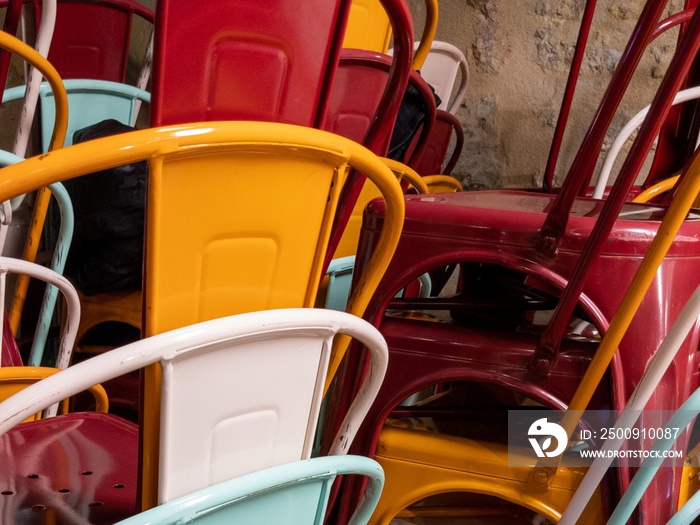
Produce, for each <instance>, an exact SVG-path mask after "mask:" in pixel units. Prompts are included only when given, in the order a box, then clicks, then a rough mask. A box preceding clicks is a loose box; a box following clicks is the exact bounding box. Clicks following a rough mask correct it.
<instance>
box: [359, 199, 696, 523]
mask: <svg viewBox="0 0 700 525" xmlns="http://www.w3.org/2000/svg"><path fill="white" fill-rule="evenodd" d="M553 201H554V196H551V195H546V194H540V193H536V192H517V191H484V192H467V193H455V194H441V195H425V196H407V197H406V219H405V223H404V231H403V234H402V238H401V241H400V243H399V246H398V247H397V250H396V253H395V256H394V259H393V260H392V264H391V266H390V267H389V269H388V272H387V274H386V277H385V279H384V280H383V281H382V283H381V284H380V287H379V289H378V291H377V294H376V296H375V300H374V301H373V303H372V305H371V308H370V309H369V310H368V312H367V315H368V316H369V317H368V319H371V320H372V321H373V322H374V323H375V324H377V326H379V327H380V330H382V332H383V333H384V334H385V337H387V340H388V342H389V346H390V352H391V353H390V368H389V371H388V374H387V378H386V380H385V387H386V390H383V391H382V392H380V394H379V396H378V399H377V403H376V404H375V407H373V409H372V411H371V412H370V414H369V415H368V418H367V422H366V426H365V427H363V430H362V432H361V434H360V435H359V436H358V440H357V442H356V443H357V448H355V449H354V451H355V452H356V453H359V452H360V451H361V452H362V453H370V454H371V453H373V451H374V447H375V446H376V436H377V434H378V432H379V430H380V429H381V426H382V424H383V422H384V420H385V418H386V417H387V416H388V414H389V413H390V412H391V410H392V409H393V408H394V407H395V406H396V405H397V404H398V403H400V402H401V400H402V399H404V398H405V397H407V396H408V395H410V394H411V393H413V392H415V391H417V390H419V389H420V388H422V387H423V386H427V385H428V384H431V383H436V382H441V381H448V380H457V379H458V378H459V379H463V380H466V379H468V380H471V381H477V382H486V383H496V384H500V385H502V386H504V387H507V388H508V389H511V390H514V391H517V392H520V393H522V394H524V395H526V396H528V397H531V398H534V399H535V400H537V401H539V402H540V403H543V404H544V405H545V406H549V407H552V408H557V407H559V408H565V407H566V405H567V404H568V403H569V401H570V399H571V397H572V395H573V393H574V390H575V388H576V386H577V385H578V382H579V380H580V378H581V377H582V374H583V373H584V372H585V370H586V368H587V366H588V363H589V361H590V359H591V357H592V356H593V354H594V352H595V351H596V349H597V346H598V342H599V341H598V340H587V341H586V340H584V341H580V340H579V338H578V337H577V336H574V335H572V336H570V337H567V338H565V339H564V340H563V341H562V342H561V351H560V352H559V354H558V355H557V359H556V360H555V361H554V363H553V368H552V369H551V370H550V374H549V375H548V376H546V377H538V376H537V375H533V374H532V371H531V370H530V369H529V367H528V360H530V359H531V358H532V356H533V354H534V351H535V348H536V347H537V344H538V339H539V337H540V336H541V329H542V328H543V327H544V325H543V326H540V327H539V329H536V328H537V327H532V328H535V330H534V331H533V332H532V333H527V332H525V333H518V332H515V331H513V328H509V327H508V326H509V325H508V324H507V323H506V324H505V325H501V326H499V325H498V323H496V325H495V327H493V329H489V327H488V325H486V324H484V323H483V322H481V323H476V324H474V325H470V324H468V322H467V324H464V322H465V319H467V320H468V312H470V311H473V310H468V309H467V310H466V312H467V316H466V318H465V316H462V317H459V318H456V319H452V320H451V321H449V322H448V323H447V324H444V323H439V322H438V323H434V322H426V321H423V320H420V319H412V318H411V317H410V316H408V317H407V318H405V319H401V318H395V316H393V315H389V316H385V311H386V309H387V308H391V309H392V310H391V311H392V312H395V313H400V312H401V310H402V309H409V310H411V309H418V310H421V309H423V308H426V307H430V305H429V304H424V303H416V304H415V305H412V304H411V303H407V304H406V306H402V304H401V302H399V301H395V300H393V299H392V298H393V296H394V294H395V293H396V291H397V290H399V289H401V287H403V286H404V285H405V284H406V283H407V282H410V281H411V280H412V279H414V278H415V277H416V276H418V275H420V274H422V273H424V272H429V271H430V270H432V269H434V268H440V267H443V266H446V265H450V264H454V263H472V264H476V265H487V266H494V267H500V268H506V269H508V270H512V271H514V272H516V273H518V274H521V275H526V276H528V277H527V279H528V280H530V281H531V282H532V283H534V284H533V285H534V286H535V287H536V288H538V289H541V290H543V291H546V292H548V293H550V294H552V295H553V296H554V297H556V296H557V295H559V294H561V292H562V290H563V289H564V288H565V286H566V284H567V282H568V280H569V279H570V276H571V272H572V269H573V267H574V266H575V263H576V261H577V260H578V258H579V256H580V254H581V252H582V250H583V249H584V247H585V245H586V241H587V239H588V238H589V236H590V234H591V231H592V229H593V227H594V224H595V221H596V219H597V217H598V215H599V214H600V213H601V210H602V207H603V205H604V203H603V202H601V201H596V200H591V199H578V200H577V201H575V203H574V206H573V210H572V215H571V217H570V219H569V228H568V230H567V234H566V235H565V237H564V238H563V239H562V243H561V245H560V249H559V251H558V252H557V255H556V257H554V258H549V257H543V256H542V254H540V253H539V252H538V251H537V250H536V249H534V248H533V247H532V246H533V245H532V240H533V238H534V237H535V236H536V235H537V232H538V230H539V228H540V227H541V225H542V223H543V221H544V219H545V217H546V214H547V212H548V210H549V209H550V207H551V206H552V203H553ZM665 211H666V210H665V208H663V207H657V206H650V205H639V204H626V205H625V206H624V207H623V210H622V213H621V218H620V219H619V220H618V221H617V222H616V223H615V227H614V228H613V230H612V232H611V235H610V237H609V238H608V241H607V243H606V245H605V249H604V251H603V254H602V255H601V256H600V257H599V258H598V259H597V260H596V261H595V262H594V264H593V266H592V269H591V273H590V276H589V278H588V280H587V281H586V283H585V286H584V290H583V294H582V296H581V297H580V298H579V300H578V301H577V308H578V309H580V311H579V313H578V314H577V315H578V316H580V317H582V318H584V319H587V320H588V322H590V323H592V325H594V326H595V327H596V328H597V331H598V332H599V333H604V332H605V331H606V329H607V326H608V323H609V322H610V320H611V319H612V317H613V314H614V313H615V311H616V310H617V308H618V306H619V304H620V302H621V301H622V299H623V295H624V292H625V289H626V288H627V286H629V284H630V282H631V280H632V276H633V275H634V273H635V272H636V270H637V268H638V266H639V263H640V261H641V260H642V255H643V254H644V252H645V251H646V249H648V247H649V246H650V244H651V242H652V239H653V238H654V234H655V232H656V229H657V228H658V227H659V223H660V219H661V218H662V217H663V216H664V214H665ZM381 215H382V203H381V202H380V201H374V202H373V203H372V204H371V206H370V207H369V208H368V211H367V212H366V215H365V226H364V230H363V237H361V245H360V252H359V254H358V261H360V262H359V264H360V265H361V264H362V261H363V258H364V257H365V254H366V253H370V251H371V245H372V244H373V242H374V240H373V237H374V230H375V229H376V228H377V227H378V226H379V225H380V224H381ZM699 220H700V217H698V216H697V215H696V214H695V213H691V214H690V216H689V218H688V220H686V221H685V222H684V223H683V225H682V226H681V229H680V233H679V235H678V236H677V237H676V242H674V243H673V244H672V245H671V247H670V250H669V253H668V256H667V258H666V259H665V260H664V262H663V263H662V265H661V268H660V270H659V272H658V273H657V275H656V278H655V279H654V282H653V285H652V291H651V292H650V294H648V296H647V297H646V299H645V301H644V302H643V303H642V305H641V307H640V310H639V312H638V314H637V316H636V317H635V319H634V320H633V321H632V324H631V325H630V329H629V331H628V333H627V335H626V337H625V339H624V340H623V341H622V343H621V344H620V347H619V352H618V353H617V354H616V356H615V357H614V358H613V363H612V369H611V371H610V375H609V378H608V379H607V380H606V381H605V382H604V384H603V386H602V390H601V389H599V390H598V391H597V393H596V401H595V402H594V403H593V405H592V407H598V408H602V407H605V406H608V407H609V406H617V407H621V406H623V405H624V402H625V401H626V399H627V398H628V396H629V395H630V394H631V392H632V391H633V389H634V386H635V385H636V383H637V382H638V381H639V378H640V377H641V374H642V372H643V369H644V365H645V364H646V362H647V360H648V358H649V356H651V355H652V354H653V352H654V351H655V350H656V348H657V347H658V345H659V343H660V342H661V340H662V338H663V337H664V336H665V334H666V332H667V331H668V329H669V327H670V324H671V323H672V322H673V320H674V319H675V317H676V316H677V315H678V312H679V311H680V309H681V307H682V305H683V304H684V303H685V301H686V300H687V298H688V296H689V294H690V292H691V290H692V286H693V283H698V282H700V270H699V269H698V268H697V260H698V257H700V249H699V248H698V245H697V242H696V241H695V238H696V236H697V235H698V234H699V233H700V232H698V230H699V229H700V222H699ZM472 271H473V269H472ZM465 272H467V273H465V275H468V270H465ZM477 299H478V297H477ZM555 302H556V301H554V303H555ZM475 304H478V303H475ZM466 306H468V303H467V305H466ZM514 307H515V308H516V309H517V308H518V304H517V303H514ZM552 307H553V306H552ZM436 308H437V307H436ZM441 309H443V310H445V309H448V310H449V309H450V308H448V307H445V306H442V307H441ZM492 311H493V315H494V316H495V319H498V316H499V315H500V316H501V317H502V316H503V312H505V311H507V302H505V301H501V302H499V303H498V304H497V306H496V307H495V308H494V309H493V310H492ZM428 312H429V311H428ZM498 312H501V313H500V314H499V313H498ZM486 318H487V319H488V316H487V317H486ZM460 319H461V320H462V321H461V322H460ZM697 344H698V334H693V335H692V336H691V337H690V338H689V339H688V340H687V341H686V342H685V343H684V346H683V347H682V349H681V351H680V353H679V355H678V357H677V358H676V359H675V360H674V362H673V365H672V366H671V367H670V369H669V373H668V374H667V375H666V376H665V377H664V379H663V381H662V382H661V384H660V385H659V387H658V389H657V390H656V392H655V393H654V396H653V397H652V400H651V404H650V406H652V407H654V408H655V409H671V410H675V409H676V408H677V407H678V406H679V405H680V403H681V402H682V401H683V400H684V399H685V397H687V395H688V394H689V393H690V392H691V391H692V389H693V388H694V387H695V385H697V384H698V377H697V374H696V370H697V367H698V357H697V353H696V352H694V349H695V348H696V347H697ZM495 349H498V352H496V351H494V350H495ZM459 356H461V357H459ZM441 361H442V362H441ZM430 363H434V368H432V366H433V365H430ZM357 366H358V365H357V363H355V364H353V363H351V364H349V365H348V369H349V370H356V369H357ZM453 375H454V376H456V377H453ZM350 381H352V380H350ZM606 392H607V393H606ZM404 394H406V395H404ZM362 447H364V448H362ZM678 475H679V472H672V469H669V470H668V471H667V472H665V473H664V477H665V479H663V480H659V485H658V487H661V486H666V487H668V486H673V485H672V483H673V482H672V481H671V479H673V478H674V477H676V476H678ZM627 481H628V479H627ZM622 482H623V486H624V484H625V483H626V481H625V479H624V476H623V479H622ZM664 483H665V485H664ZM659 492H662V491H660V490H659ZM672 498H673V496H672V495H671V494H667V495H666V496H665V497H657V499H656V503H657V504H658V508H660V509H665V510H662V514H663V512H666V511H668V509H669V508H670V507H669V506H670V505H671V500H672Z"/></svg>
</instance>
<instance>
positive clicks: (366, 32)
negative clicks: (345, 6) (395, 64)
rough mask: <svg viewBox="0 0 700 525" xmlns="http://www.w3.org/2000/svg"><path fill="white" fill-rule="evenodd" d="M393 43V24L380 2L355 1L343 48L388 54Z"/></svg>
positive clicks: (374, 0)
mask: <svg viewBox="0 0 700 525" xmlns="http://www.w3.org/2000/svg"><path fill="white" fill-rule="evenodd" d="M390 41H391V23H390V22H389V17H388V16H387V14H386V12H385V11H384V7H383V6H382V4H381V2H379V1H378V0H353V2H352V6H351V7H350V16H349V17H348V25H347V27H346V28H345V39H344V40H343V47H346V48H353V49H365V50H367V51H377V52H379V53H386V52H387V51H388V50H389V42H390Z"/></svg>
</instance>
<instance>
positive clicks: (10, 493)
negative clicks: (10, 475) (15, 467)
mask: <svg viewBox="0 0 700 525" xmlns="http://www.w3.org/2000/svg"><path fill="white" fill-rule="evenodd" d="M0 494H2V495H3V496H12V495H13V494H14V492H12V491H11V490H3V491H2V492H0Z"/></svg>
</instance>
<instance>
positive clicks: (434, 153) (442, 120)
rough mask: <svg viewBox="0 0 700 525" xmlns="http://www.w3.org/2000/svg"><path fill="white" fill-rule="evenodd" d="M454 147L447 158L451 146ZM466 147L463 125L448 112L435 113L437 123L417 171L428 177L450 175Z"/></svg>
mask: <svg viewBox="0 0 700 525" xmlns="http://www.w3.org/2000/svg"><path fill="white" fill-rule="evenodd" d="M453 137H454V146H453V148H452V152H451V153H450V155H449V157H448V156H447V152H448V149H449V147H450V144H451V143H452V142H453ZM463 147H464V130H463V129H462V123H461V122H460V121H459V120H458V119H457V117H455V116H454V115H452V114H451V113H448V112H447V111H443V110H441V109H438V110H437V111H436V112H435V123H434V124H433V127H432V129H431V130H430V133H429V134H428V137H427V140H426V144H425V148H424V151H423V154H422V155H421V156H420V158H419V159H418V161H417V163H416V164H415V166H414V167H415V170H416V171H417V172H418V173H421V174H423V175H424V176H426V177H429V176H432V175H441V174H443V175H449V174H450V173H452V170H453V169H454V167H455V166H456V165H457V161H458V160H459V156H460V155H461V154H462V148H463Z"/></svg>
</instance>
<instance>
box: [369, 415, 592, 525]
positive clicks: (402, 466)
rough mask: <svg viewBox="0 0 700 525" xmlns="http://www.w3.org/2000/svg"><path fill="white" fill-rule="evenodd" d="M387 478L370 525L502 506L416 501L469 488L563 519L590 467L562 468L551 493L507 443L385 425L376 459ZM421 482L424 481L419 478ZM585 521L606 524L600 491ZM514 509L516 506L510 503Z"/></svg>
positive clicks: (480, 514) (473, 514)
mask: <svg viewBox="0 0 700 525" xmlns="http://www.w3.org/2000/svg"><path fill="white" fill-rule="evenodd" d="M374 459H375V460H376V461H377V462H378V463H379V464H380V465H381V466H382V468H383V469H384V472H385V474H386V482H385V486H384V490H383V491H382V496H381V498H380V501H379V504H378V506H377V508H376V510H375V512H374V514H373V515H372V519H371V520H370V524H373V525H379V524H381V525H386V524H388V523H389V522H390V521H391V520H392V519H394V518H395V517H406V518H408V517H421V516H422V517H428V516H436V515H438V516H440V515H442V516H445V517H449V516H452V517H455V516H460V515H461V516H463V517H470V518H472V519H478V518H487V517H489V516H493V515H494V513H497V512H498V509H499V508H502V505H493V506H492V505H480V506H479V507H478V508H469V509H467V508H462V509H460V508H458V507H455V506H451V507H449V508H445V507H441V506H437V505H431V506H429V505H426V506H411V505H412V504H414V503H416V502H418V501H420V500H422V499H424V498H429V497H431V496H436V495H439V494H444V493H449V492H465V493H472V494H480V495H482V496H491V497H494V498H498V499H499V500H502V501H504V502H509V503H510V504H512V505H513V506H517V507H520V508H524V509H528V510H529V511H531V512H532V513H533V514H539V515H540V516H543V517H544V518H546V520H548V521H550V522H555V523H556V522H558V521H559V518H560V516H561V514H562V512H563V511H564V509H565V508H566V505H567V504H568V502H569V500H570V499H571V495H572V494H573V493H574V491H575V490H576V487H577V486H578V484H579V483H580V481H581V478H583V474H584V473H585V470H584V469H570V468H560V469H559V470H558V472H557V476H556V478H555V482H554V483H552V485H551V486H550V487H549V490H547V491H546V492H538V491H537V490H535V489H533V487H532V485H531V484H530V481H529V479H528V476H529V471H530V469H529V468H528V467H514V466H510V465H509V462H508V461H509V457H508V451H507V450H506V445H503V444H498V443H492V442H486V441H477V440H471V439H466V438H460V437H455V436H447V435H440V434H434V433H432V432H427V431H422V430H413V429H406V428H398V427H393V426H391V425H385V427H384V429H383V430H382V433H381V436H380V439H379V444H378V447H377V454H376V456H375V458H374ZM417 481H418V482H417ZM594 498H597V501H596V503H595V504H594V505H589V507H588V508H587V512H586V514H584V515H583V516H582V517H581V520H580V521H579V523H580V524H591V525H593V524H596V525H597V524H599V523H603V522H604V519H603V515H602V512H601V510H602V505H601V504H600V499H599V498H600V494H599V493H597V494H596V495H594ZM508 508H510V509H511V512H512V507H511V506H508Z"/></svg>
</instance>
